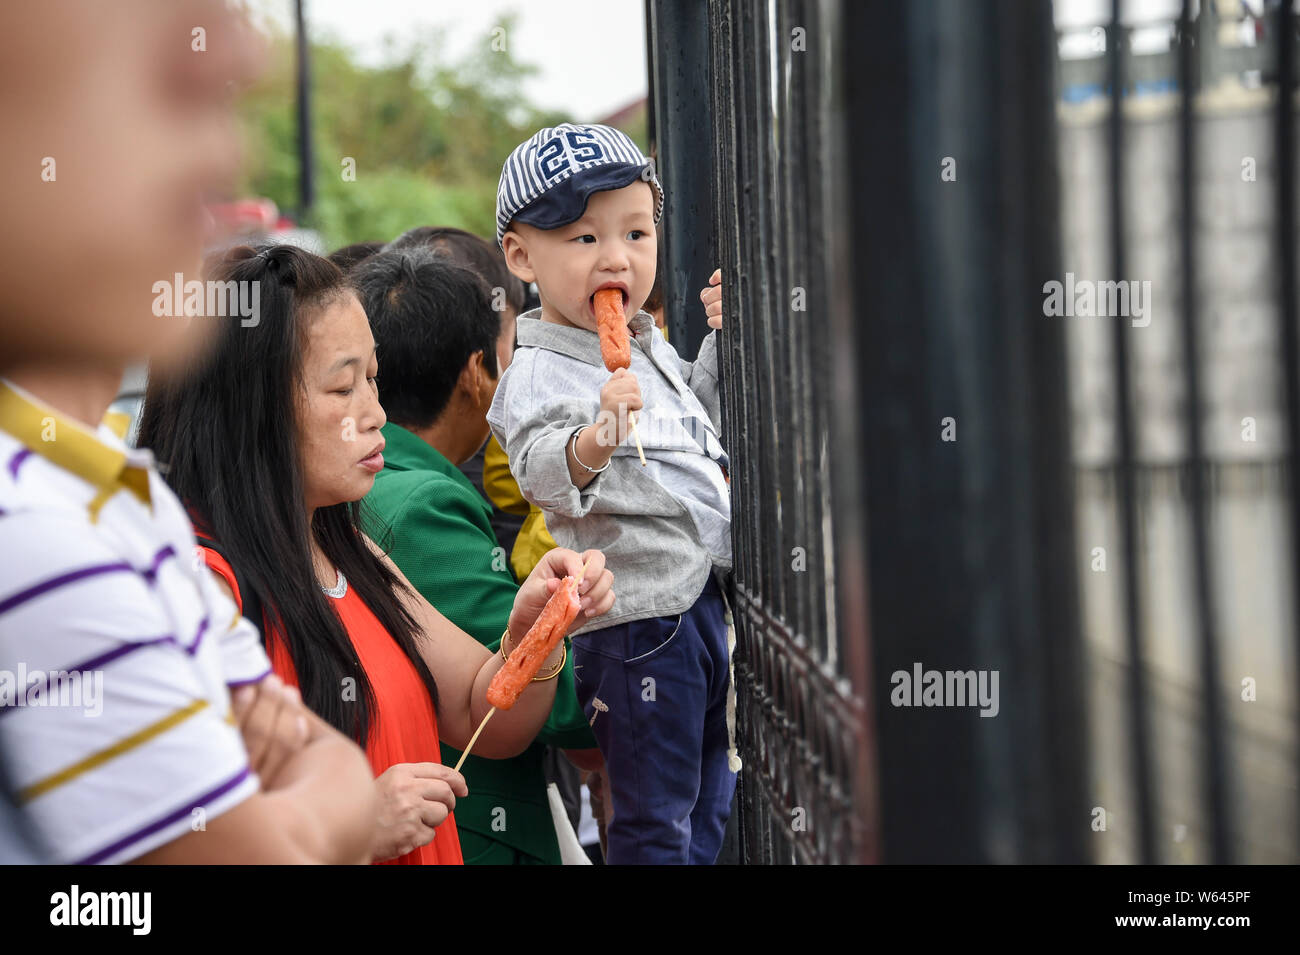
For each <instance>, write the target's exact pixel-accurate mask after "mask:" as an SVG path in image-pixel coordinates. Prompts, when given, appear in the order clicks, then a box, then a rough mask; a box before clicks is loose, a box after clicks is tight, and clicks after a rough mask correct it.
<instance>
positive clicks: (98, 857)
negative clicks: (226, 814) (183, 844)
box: [73, 766, 252, 865]
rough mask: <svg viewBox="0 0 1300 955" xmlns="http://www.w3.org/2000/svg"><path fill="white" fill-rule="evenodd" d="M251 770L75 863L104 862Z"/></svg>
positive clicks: (228, 787)
mask: <svg viewBox="0 0 1300 955" xmlns="http://www.w3.org/2000/svg"><path fill="white" fill-rule="evenodd" d="M251 772H252V770H250V769H249V768H248V767H247V766H245V767H244V768H243V769H242V770H241V771H240V772H239V774H238V775H236V776H235V777H234V778H233V779H230V780H228V781H226V782H224V783H222V784H221V785H220V786H218V787H217V788H216V789H214V790H212V791H211V792H207V793H204V794H203V795H202V796H199V797H198V798H197V799H192V800H190V801H189V802H187V803H185V804H184V805H182V806H181V807H180V808H179V809H175V810H173V811H171V812H169V813H168V814H167V815H165V816H163V817H162V818H161V819H159V820H157V821H156V822H151V823H149V825H147V826H145V827H143V828H142V829H137V830H136V831H135V832H133V833H131V834H130V835H129V836H123V837H122V838H121V839H118V840H117V842H114V843H113V844H112V845H109V846H105V847H104V848H102V849H100V850H99V851H98V852H95V853H93V854H91V855H88V856H86V858H84V859H80V860H78V861H76V862H74V863H73V865H97V864H99V863H100V862H103V861H104V860H105V859H107V858H108V857H109V856H112V855H116V854H117V853H119V852H121V851H122V850H123V849H125V848H126V847H127V846H129V845H131V844H132V843H134V842H139V841H140V840H141V839H144V838H146V837H148V836H151V835H153V834H154V833H155V832H157V831H158V830H160V829H166V828H167V827H168V826H170V825H171V824H172V823H174V822H177V821H178V820H180V819H183V818H185V817H186V816H188V815H189V814H190V813H191V812H192V811H193V810H195V809H200V808H202V807H203V804H204V803H208V802H212V800H214V799H217V798H219V797H220V796H223V795H225V794H226V793H228V792H230V790H232V789H234V788H235V787H236V786H238V785H239V784H240V783H242V782H243V781H244V780H245V779H247V778H248V777H249V775H250V773H251Z"/></svg>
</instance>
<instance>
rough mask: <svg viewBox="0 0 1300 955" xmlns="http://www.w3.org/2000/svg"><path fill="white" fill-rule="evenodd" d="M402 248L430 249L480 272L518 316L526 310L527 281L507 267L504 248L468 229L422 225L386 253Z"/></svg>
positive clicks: (399, 239) (395, 240) (391, 246)
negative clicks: (525, 285) (525, 282)
mask: <svg viewBox="0 0 1300 955" xmlns="http://www.w3.org/2000/svg"><path fill="white" fill-rule="evenodd" d="M399 249H428V250H429V251H431V252H432V253H433V254H434V255H440V256H445V257H446V258H448V259H450V260H451V261H452V262H455V263H456V264H457V265H463V266H464V267H465V268H467V269H469V270H470V271H471V272H476V273H478V274H479V275H480V276H482V277H483V281H485V282H487V284H488V286H489V287H490V288H499V289H501V290H502V293H503V294H504V295H505V301H506V304H507V305H509V306H510V307H511V308H513V309H514V310H515V314H516V315H518V314H520V313H521V312H523V310H524V304H525V302H526V300H527V296H526V290H525V288H524V283H523V282H521V281H520V280H519V278H518V277H516V276H515V275H514V274H513V273H512V272H511V271H510V269H508V268H507V267H506V259H505V256H504V255H503V254H502V253H501V250H500V249H498V248H497V247H496V246H495V245H493V244H492V243H491V242H489V241H488V240H487V239H481V238H479V237H478V236H476V235H474V233H472V232H466V231H465V230H464V229H453V228H451V227H450V226H429V225H422V226H419V227H417V228H415V229H408V230H407V231H406V232H403V233H402V234H401V235H399V236H398V237H397V238H396V239H394V240H393V241H392V242H390V243H388V245H386V246H385V247H384V251H385V252H391V251H397V250H399Z"/></svg>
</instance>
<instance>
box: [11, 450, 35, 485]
mask: <svg viewBox="0 0 1300 955" xmlns="http://www.w3.org/2000/svg"><path fill="white" fill-rule="evenodd" d="M31 455H32V449H31V448H22V449H21V450H19V451H18V453H17V454H15V455H14V456H13V457H12V458H10V459H9V474H10V476H11V477H12V478H13V479H14V480H15V481H16V480H18V469H19V468H20V467H22V466H23V462H24V461H26V460H27V459H28V458H29V457H31Z"/></svg>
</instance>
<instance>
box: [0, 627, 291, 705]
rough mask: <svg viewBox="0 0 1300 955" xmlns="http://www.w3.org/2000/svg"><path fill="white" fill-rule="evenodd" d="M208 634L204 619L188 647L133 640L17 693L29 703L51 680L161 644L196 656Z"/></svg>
mask: <svg viewBox="0 0 1300 955" xmlns="http://www.w3.org/2000/svg"><path fill="white" fill-rule="evenodd" d="M207 632H208V618H207V617H204V618H203V619H202V620H200V621H199V626H198V629H197V631H196V632H195V634H194V640H193V642H192V643H190V645H189V646H188V647H186V646H182V645H181V642H180V641H179V640H177V639H176V638H175V637H174V636H173V635H171V634H167V636H165V637H154V638H153V639H152V640H133V641H131V642H130V643H125V644H123V645H122V646H120V647H116V648H115V649H112V650H109V651H108V652H107V653H101V654H100V655H99V656H97V657H92V658H91V659H89V660H86V661H85V662H84V663H78V664H77V665H76V666H73V667H67V668H63V669H54V670H48V671H46V672H45V675H44V678H43V679H42V680H41V681H40V682H39V683H37V684H36V685H35V686H32V687H31V688H30V689H26V688H23V687H18V688H17V692H19V693H24V694H25V696H26V699H27V700H28V701H31V699H32V698H33V697H39V696H40V694H41V693H43V692H45V690H47V689H48V688H49V686H50V680H51V679H53V678H54V677H56V676H59V677H61V676H62V675H63V674H65V673H79V672H84V671H86V670H97V669H99V668H100V667H102V666H105V665H107V664H109V663H112V662H113V661H114V660H117V659H119V658H120V657H124V656H126V655H127V654H128V653H133V652H135V651H136V650H139V649H141V648H143V647H154V646H157V645H158V644H160V643H170V644H172V645H174V646H177V647H180V648H181V649H182V650H184V651H185V652H186V653H188V654H189V655H190V656H194V654H195V653H197V652H198V649H199V644H200V643H202V642H203V637H204V635H205V634H206V633H207ZM268 672H269V671H268ZM263 676H265V674H263ZM258 679H261V677H258ZM17 709H21V707H20V706H18V705H17V704H6V705H4V706H0V716H4V715H5V714H6V713H12V712H13V711H14V710H17Z"/></svg>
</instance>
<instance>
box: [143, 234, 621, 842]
mask: <svg viewBox="0 0 1300 955" xmlns="http://www.w3.org/2000/svg"><path fill="white" fill-rule="evenodd" d="M206 278H207V279H208V281H209V283H216V282H219V283H223V284H222V285H220V286H217V285H209V287H210V288H216V289H218V290H220V291H222V292H223V293H225V292H229V291H230V290H236V291H237V292H239V293H242V294H243V296H244V297H243V299H242V301H244V302H249V301H251V302H253V303H255V305H256V308H255V313H256V314H255V315H253V316H251V317H247V316H246V317H245V318H244V320H242V321H241V320H240V319H239V318H237V317H236V318H227V319H218V318H204V319H200V320H202V321H224V322H225V323H226V324H224V325H223V327H222V328H220V329H219V330H218V331H217V334H216V338H217V343H216V346H215V348H214V349H213V350H212V352H211V353H210V354H208V355H207V356H205V358H204V359H202V360H201V361H199V362H197V363H196V364H195V365H194V366H193V367H190V368H187V369H185V370H183V371H181V372H180V373H179V374H175V375H172V376H170V377H167V378H162V377H155V378H153V379H152V380H151V381H150V384H149V390H148V394H147V396H146V399H145V406H144V413H143V417H142V420H141V426H140V436H139V444H140V445H141V446H142V447H148V448H151V449H152V450H153V452H154V455H155V456H156V458H157V460H158V462H159V464H160V467H161V469H163V470H164V472H165V474H166V477H167V480H168V483H169V484H170V485H171V486H172V488H173V489H174V490H175V491H176V493H177V495H178V496H179V497H180V498H181V499H182V500H183V501H184V502H185V503H186V505H187V506H188V507H189V508H190V512H191V514H192V516H193V519H194V522H195V527H196V530H197V532H198V534H199V537H200V543H205V542H206V543H207V544H209V545H211V546H209V547H203V548H201V553H202V555H203V558H204V560H205V561H206V562H207V563H208V566H209V567H211V568H212V569H213V570H214V571H215V572H216V573H218V574H219V576H220V577H221V578H222V580H223V582H224V583H225V585H226V586H227V587H228V588H229V590H230V591H231V595H232V596H233V597H234V598H235V600H236V601H237V602H238V603H240V605H241V607H243V609H244V611H245V614H246V615H249V616H254V617H258V616H260V617H261V619H260V620H255V621H254V622H257V623H260V624H261V625H262V626H263V633H264V635H265V637H266V643H267V649H268V652H269V654H270V656H271V661H272V664H273V666H274V668H275V671H276V673H278V674H279V675H280V676H281V678H282V679H284V680H285V681H286V682H288V683H292V684H294V685H296V686H298V687H299V689H300V691H301V693H302V698H303V701H304V702H305V703H306V704H307V706H308V707H310V708H311V709H312V710H314V711H315V712H316V713H318V714H320V715H321V717H322V718H324V719H325V720H326V721H327V722H328V723H330V724H331V725H332V726H334V727H336V728H337V729H339V730H340V731H341V732H343V733H345V734H347V735H349V736H351V737H352V738H353V739H355V740H357V741H358V742H360V743H361V744H362V745H363V746H364V747H365V749H366V754H367V756H368V757H369V758H370V761H371V765H372V768H373V769H374V772H375V775H376V777H377V779H376V784H377V786H378V789H379V798H380V813H379V820H378V825H377V826H376V837H375V843H374V856H375V859H376V860H392V861H395V862H401V863H409V864H435V863H452V864H455V863H459V862H461V856H460V847H459V841H458V839H457V836H456V830H455V821H454V818H452V817H451V816H450V812H451V809H452V807H453V806H454V805H455V796H456V794H459V795H461V796H464V795H465V794H466V792H467V790H466V786H465V781H464V780H463V779H462V778H461V777H460V775H459V774H458V773H454V772H453V771H452V770H451V769H450V768H448V767H445V766H442V765H440V764H439V763H438V757H439V748H438V740H439V738H441V739H442V740H444V741H446V742H447V743H449V744H450V745H452V746H456V747H457V748H464V746H465V745H466V743H467V742H468V740H469V737H470V736H471V734H472V733H473V731H474V729H475V728H476V727H477V726H478V724H479V721H480V720H481V719H482V718H483V716H484V715H485V714H486V713H487V710H488V703H487V701H486V699H485V696H484V694H485V693H486V690H487V686H488V683H489V682H490V681H491V679H492V676H493V675H494V674H495V673H496V671H497V670H498V669H499V668H500V666H501V665H502V658H501V656H500V655H499V654H491V653H489V652H488V651H487V650H486V649H485V648H484V647H483V646H482V645H481V644H480V643H478V642H477V641H476V640H474V639H473V638H472V637H470V636H469V635H467V634H465V633H463V632H462V631H460V630H458V629H457V628H456V627H454V626H452V625H451V624H450V623H449V622H448V621H447V620H446V619H445V618H444V617H443V616H442V615H441V614H439V613H438V611H437V610H435V609H434V608H433V607H432V606H430V604H429V603H428V602H427V601H426V600H424V598H422V597H421V596H420V595H419V594H418V593H416V592H415V590H414V588H412V587H411V586H410V585H409V584H408V583H407V581H406V579H405V577H404V576H403V575H402V574H401V572H400V571H399V570H398V569H397V567H396V566H395V565H394V564H393V563H392V561H390V560H389V559H388V557H387V556H386V555H385V554H384V553H383V551H382V549H381V548H380V547H378V546H377V545H376V544H375V542H372V541H371V540H369V539H368V538H367V537H366V536H365V535H364V534H363V533H362V531H361V530H360V525H359V522H358V508H359V507H360V506H361V499H362V498H363V497H364V496H365V495H366V493H367V492H368V491H369V490H370V488H371V485H372V484H373V483H374V476H375V474H376V473H377V472H378V471H379V470H380V469H381V468H382V467H383V455H382V451H383V437H382V436H381V435H380V428H381V427H382V426H383V425H384V423H385V421H386V418H385V416H384V411H383V408H382V407H381V406H380V403H379V398H378V388H377V383H376V375H377V371H378V360H377V356H376V352H375V344H374V339H373V337H372V336H371V334H370V326H369V323H368V321H367V319H366V314H365V312H364V310H363V309H362V307H361V305H360V303H359V301H358V300H357V297H356V295H355V294H354V293H353V291H352V289H351V288H350V287H349V285H348V283H347V280H346V279H345V278H344V276H343V274H342V273H341V272H340V271H339V270H338V268H337V267H336V266H334V265H333V264H332V263H331V262H329V261H328V260H326V259H323V258H320V257H319V256H316V255H312V254H311V253H309V252H305V251H303V250H301V249H296V248H292V247H289V246H265V247H261V248H251V247H248V246H241V247H238V248H235V249H231V250H229V251H227V252H226V253H224V254H223V255H221V256H219V257H218V258H217V259H216V260H214V261H213V262H211V263H210V264H209V267H208V270H207V275H206ZM228 283H234V285H230V284H228ZM254 283H255V284H254ZM254 292H255V294H254ZM584 562H586V563H587V570H586V575H585V578H584V583H583V585H582V589H581V593H582V594H583V597H582V603H583V613H582V614H580V619H588V618H590V617H592V616H598V615H600V614H603V613H605V612H606V611H607V610H608V609H609V608H610V606H612V604H613V601H614V594H613V591H612V589H611V585H612V579H613V578H612V576H611V575H610V573H609V572H608V571H606V570H605V569H604V557H603V555H601V554H600V553H599V552H598V551H588V552H587V553H585V554H583V555H581V556H580V555H578V554H576V553H574V552H572V551H565V550H560V549H557V550H554V551H552V552H551V553H550V554H548V555H547V557H546V559H544V560H543V561H542V562H541V564H539V565H538V568H537V569H536V570H535V571H534V573H533V574H532V575H530V577H529V578H528V580H526V581H525V582H524V584H523V586H522V587H521V588H520V591H519V595H518V597H517V599H516V600H515V605H514V610H513V612H512V614H511V616H510V623H509V627H508V631H509V638H510V639H509V643H510V645H511V646H518V643H519V641H520V640H521V639H522V638H523V636H524V634H525V633H526V632H527V630H528V628H529V626H531V624H532V622H533V621H534V619H536V616H537V614H538V613H539V612H540V611H541V609H542V607H543V606H544V605H545V603H546V601H547V599H548V598H549V596H550V594H551V593H552V592H553V591H554V590H555V587H556V583H555V582H556V581H558V579H559V578H560V577H562V576H564V575H565V574H574V575H576V574H578V572H579V570H580V568H581V567H582V566H583V564H584ZM255 608H256V609H255ZM562 664H563V644H561V647H560V648H558V649H557V651H556V652H555V653H553V654H552V655H551V658H550V659H548V660H547V661H545V662H544V663H543V665H542V669H541V671H540V672H539V675H538V678H537V681H536V682H538V683H540V686H536V687H530V688H529V689H528V690H527V691H525V693H524V694H523V695H522V696H521V697H520V699H519V702H518V703H517V704H516V705H515V706H514V707H513V708H512V709H511V710H509V711H508V712H505V713H502V714H500V715H498V716H497V717H496V718H495V719H494V720H492V721H491V722H490V723H489V724H488V725H487V726H486V728H485V729H484V730H483V733H482V735H481V736H480V737H479V739H478V741H477V742H476V743H475V746H474V752H475V753H476V754H478V755H481V756H489V757H498V758H502V757H509V756H513V755H516V754H517V753H519V752H521V751H522V750H523V749H524V748H525V747H527V746H528V744H529V743H530V742H531V741H532V740H533V738H534V737H535V736H536V734H537V732H538V730H539V729H540V728H541V726H542V724H543V723H544V722H545V720H546V717H547V715H548V713H549V712H550V709H551V705H552V702H553V700H554V696H555V681H554V679H553V676H554V675H555V674H558V673H559V672H560V668H561V666H562ZM435 677H436V679H435ZM547 677H552V678H551V679H547Z"/></svg>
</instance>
